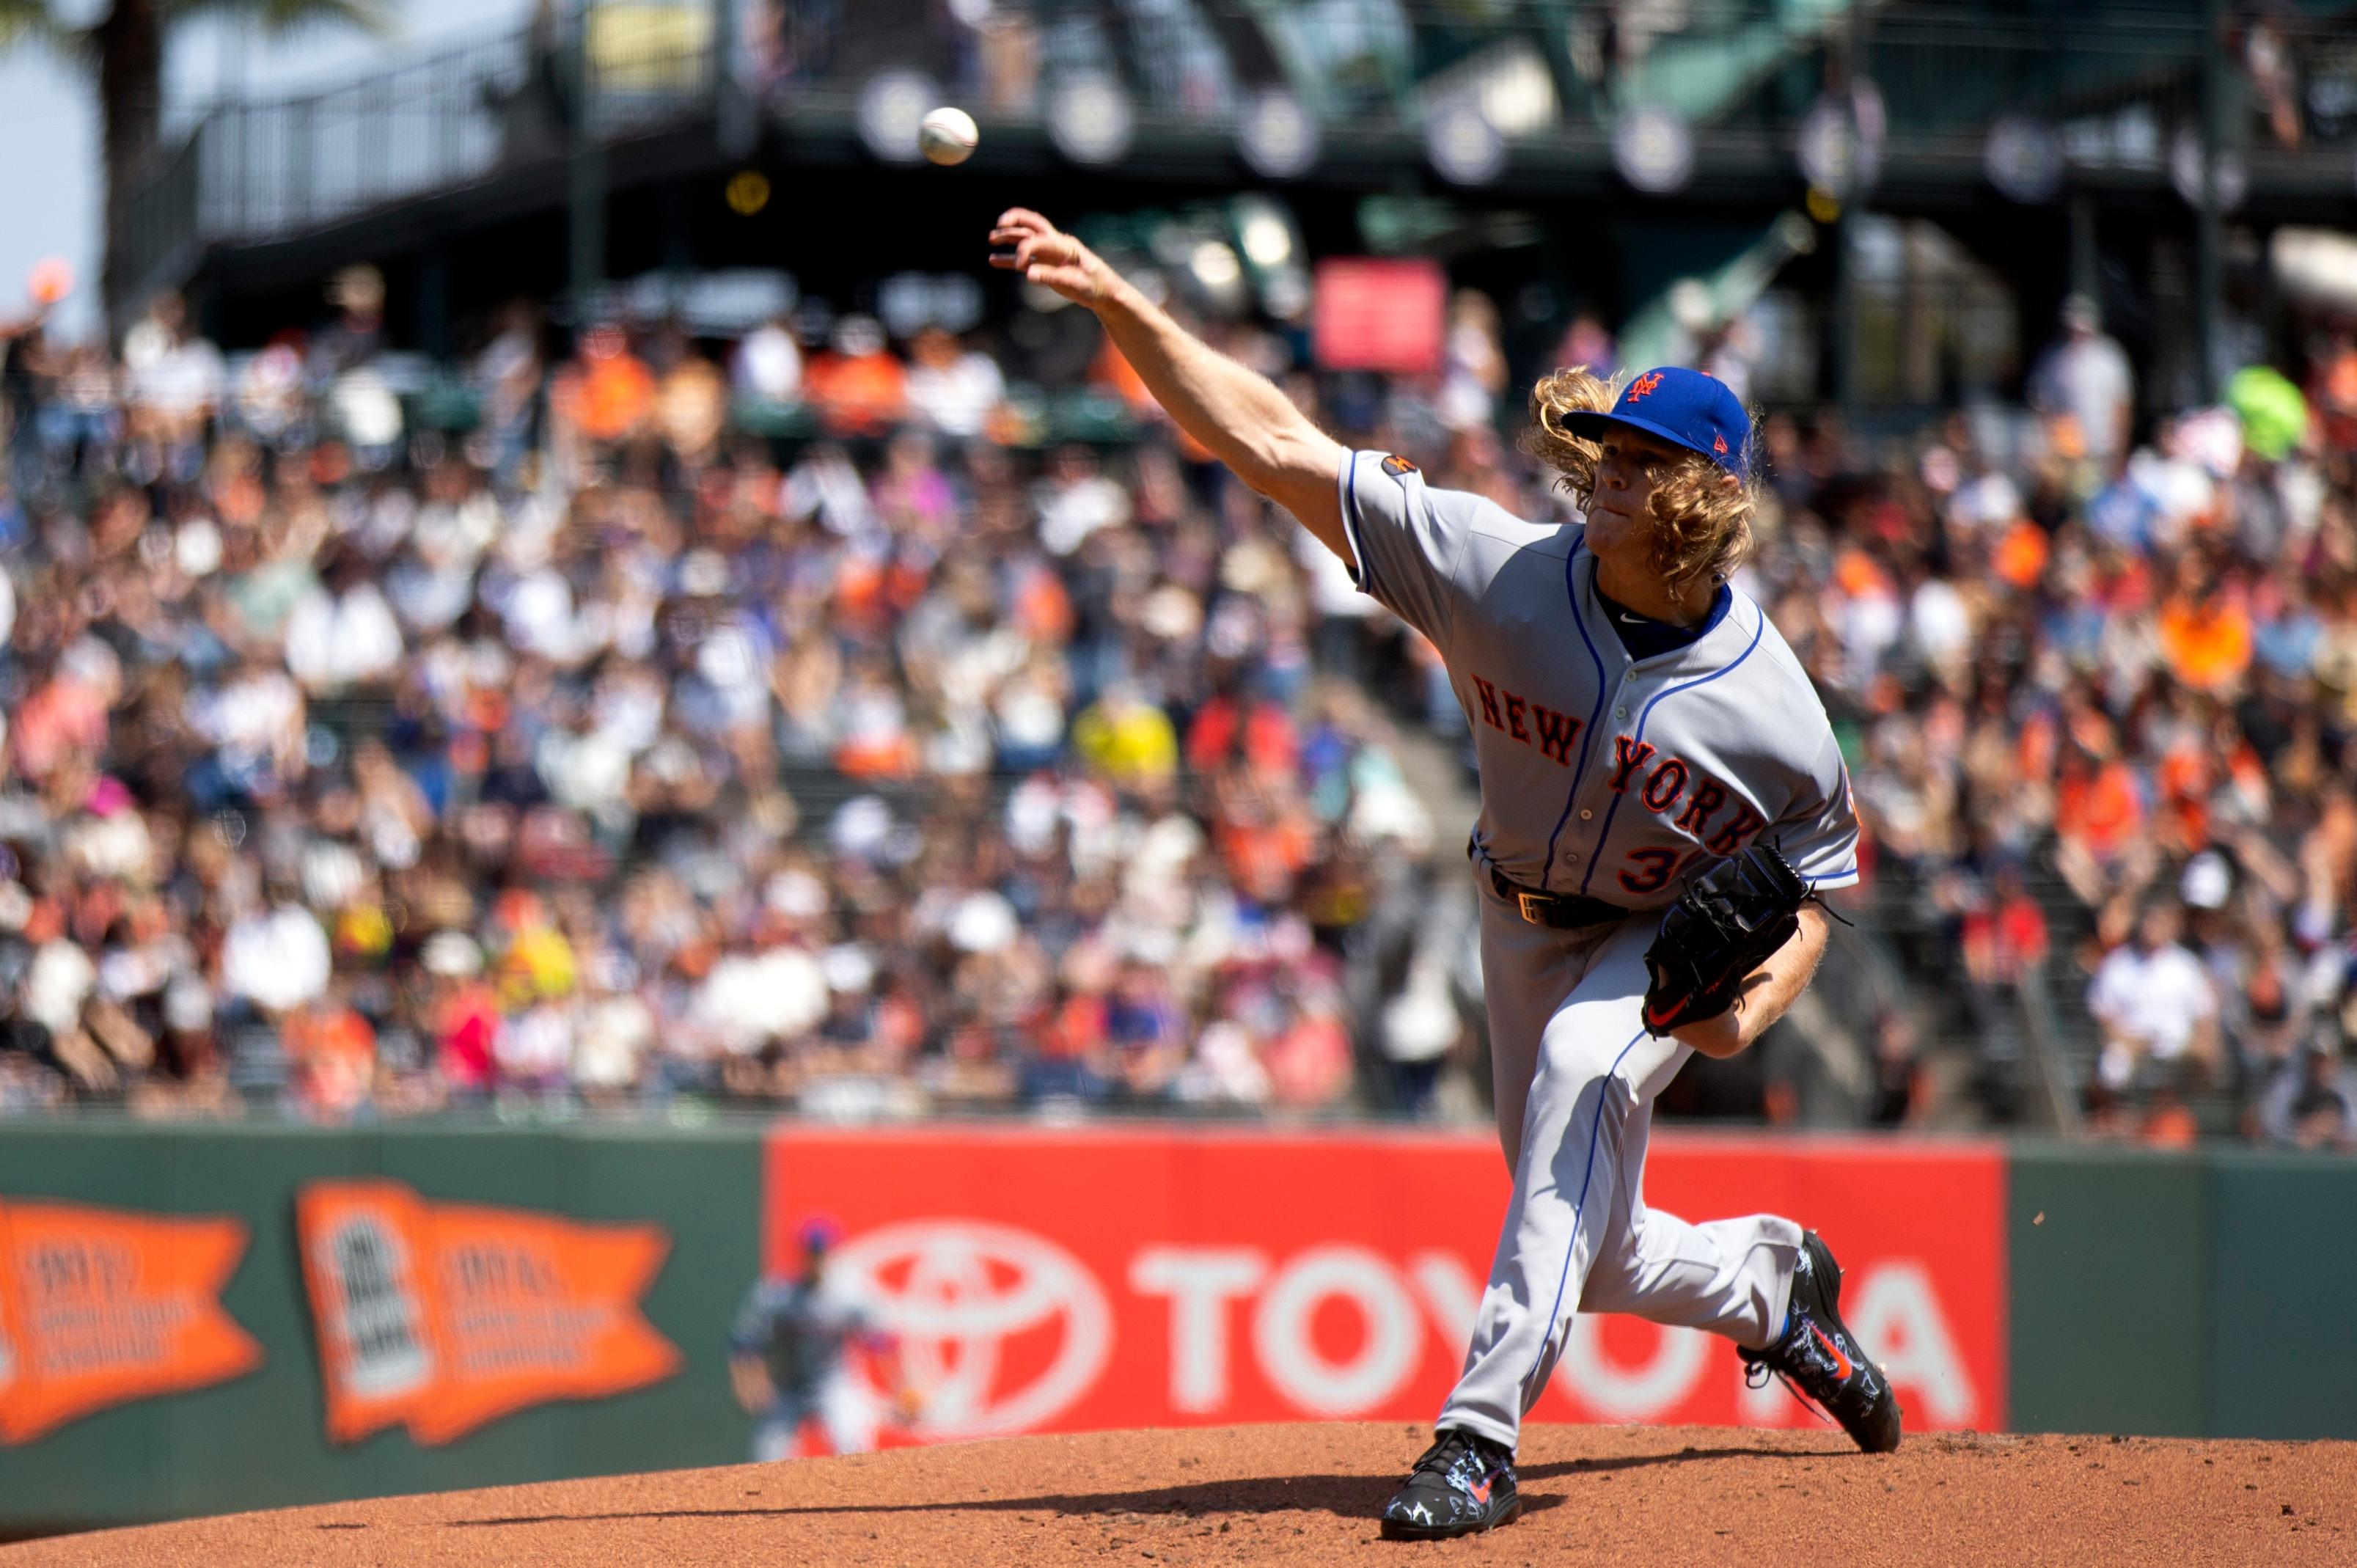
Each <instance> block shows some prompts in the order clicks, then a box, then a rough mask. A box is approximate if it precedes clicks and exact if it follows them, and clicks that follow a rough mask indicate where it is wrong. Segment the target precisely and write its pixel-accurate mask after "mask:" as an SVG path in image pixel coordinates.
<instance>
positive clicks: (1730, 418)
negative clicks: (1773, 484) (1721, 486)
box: [1563, 365, 1751, 479]
mask: <svg viewBox="0 0 2357 1568" xmlns="http://www.w3.org/2000/svg"><path fill="white" fill-rule="evenodd" d="M1616 424H1621V425H1626V426H1628V427H1629V428H1630V429H1631V430H1641V431H1643V432H1644V433H1645V434H1646V435H1651V436H1654V437H1656V438H1657V439H1660V440H1663V441H1666V442H1668V443H1669V444H1670V445H1671V446H1683V447H1684V448H1685V449H1686V450H1687V451H1689V452H1699V453H1701V454H1702V455H1703V456H1706V457H1707V458H1709V459H1710V460H1711V461H1712V462H1714V463H1716V464H1717V465H1718V466H1719V467H1722V468H1724V469H1726V470H1727V472H1728V473H1730V474H1733V475H1734V476H1735V477H1736V478H1738V479H1741V478H1749V477H1750V473H1751V415H1750V414H1749V413H1746V412H1745V411H1744V407H1743V400H1742V399H1741V398H1739V397H1738V396H1736V395H1735V389H1734V388H1732V387H1730V386H1728V385H1727V383H1726V382H1725V381H1720V380H1718V379H1717V377H1716V376H1706V375H1705V374H1703V373H1702V372H1701V371H1689V370H1685V369H1684V368H1682V367H1680V366H1677V365H1663V366H1662V367H1661V368H1659V369H1658V370H1652V371H1646V372H1645V373H1644V374H1643V375H1641V376H1639V377H1637V378H1636V379H1635V380H1633V381H1631V382H1630V383H1629V384H1628V385H1627V386H1625V387H1622V388H1621V389H1620V401H1619V402H1618V403H1614V404H1613V405H1612V412H1611V413H1567V414H1565V415H1564V416H1563V427H1564V428H1565V429H1566V430H1568V431H1570V432H1571V433H1572V434H1573V435H1584V436H1587V438H1588V439H1590V440H1595V439H1598V438H1599V437H1601V436H1602V435H1604V434H1605V432H1606V431H1608V430H1609V429H1611V428H1612V427H1613V426H1614V425H1616Z"/></svg>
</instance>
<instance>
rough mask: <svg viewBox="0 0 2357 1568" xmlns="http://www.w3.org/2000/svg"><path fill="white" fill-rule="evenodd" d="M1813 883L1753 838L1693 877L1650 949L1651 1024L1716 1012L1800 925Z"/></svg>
mask: <svg viewBox="0 0 2357 1568" xmlns="http://www.w3.org/2000/svg"><path fill="white" fill-rule="evenodd" d="M1808 897H1809V885H1808V884H1807V883H1805V882H1803V881H1802V880H1801V875H1800V873H1798V872H1796V871H1794V870H1793V869H1792V866H1791V865H1788V864H1786V862H1785V859H1784V857H1783V855H1781V854H1779V853H1778V852H1777V851H1776V849H1775V848H1774V846H1772V845H1770V844H1764V843H1754V844H1752V845H1751V846H1750V847H1749V848H1748V849H1746V850H1745V851H1744V852H1743V853H1742V854H1738V855H1734V856H1731V857H1729V858H1728V859H1726V860H1722V861H1720V862H1719V863H1718V864H1717V865H1714V866H1712V867H1711V868H1710V869H1709V870H1708V871H1707V872H1706V873H1704V874H1703V875H1700V876H1698V877H1696V878H1695V880H1694V881H1693V882H1691V883H1689V884H1687V886H1686V889H1685V891H1684V892H1683V893H1681V894H1679V895H1678V901H1677V902H1676V903H1674V904H1673V905H1671V906H1670V908H1669V912H1668V913H1667V914H1665V915H1663V917H1662V929H1661V932H1660V934H1658V935H1657V936H1655V937H1654V938H1653V945H1652V947H1649V948H1647V949H1646V950H1645V969H1646V972H1647V973H1648V974H1650V975H1651V976H1652V983H1651V984H1649V985H1648V986H1646V988H1645V1032H1646V1033H1647V1034H1649V1035H1657V1036H1658V1035H1666V1034H1668V1033H1669V1032H1670V1031H1671V1030H1673V1029H1677V1028H1682V1027H1684V1026H1685V1025H1688V1024H1694V1023H1699V1022H1700V1021H1701V1020H1703V1019H1705V1018H1715V1017H1717V1015H1719V1014H1721V1013H1724V1012H1726V1011H1727V1009H1728V1008H1729V1007H1732V1006H1733V1005H1735V997H1736V993H1737V991H1738V989H1739V988H1740V987H1741V986H1742V984H1743V982H1744V981H1745V980H1746V979H1747V978H1748V977H1749V975H1750V973H1751V972H1752V971H1753V970H1755V969H1758V968H1759V967H1760V965H1761V964H1763V963H1765V962H1767V961H1768V956H1769V955H1770V953H1772V952H1774V951H1775V950H1777V949H1778V948H1781V947H1782V946H1783V945H1784V944H1785V943H1786V942H1788V941H1790V940H1792V933H1793V932H1794V931H1797V930H1799V929H1801V921H1800V909H1801V906H1802V904H1803V903H1804V902H1805V901H1806V900H1807V899H1808Z"/></svg>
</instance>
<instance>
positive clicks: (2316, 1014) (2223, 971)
mask: <svg viewBox="0 0 2357 1568" xmlns="http://www.w3.org/2000/svg"><path fill="white" fill-rule="evenodd" d="M2303 349H2304V352H2303V354H2302V356H2301V357H2302V359H2303V360H2304V361H2305V364H2304V367H2302V373H2301V374H2300V375H2299V376H2297V377H2295V376H2290V375H2287V374H2285V373H2283V372H2281V371H2276V370H2274V369H2269V368H2266V367H2251V368H2247V369H2245V370H2244V371H2240V372H2238V373H2237V374H2236V375H2235V376H2234V377H2233V380H2232V381H2231V383H2230V384H2229V386H2228V388H2227V389H2226V393H2225V396H2224V398H2223V399H2222V402H2221V403H2220V404H2219V405H2218V406H2215V407H2208V408H2201V409H2197V410H2190V411H2186V412H2183V413H2177V414H2174V415H2169V416H2166V417H2161V418H2159V419H2158V420H2150V419H2146V420H2139V419H2138V418H2137V416H2136V387H2135V379H2134V374H2133V371H2132V370H2131V368H2130V365H2129V362H2128V360H2127V357H2126V354H2125V353H2123V352H2122V350H2121V349H2120V347H2119V346H2118V345H2117V344H2116V343H2115V342H2114V341H2113V340H2112V339H2111V338H2109V337H2107V336H2106V335H2105V334H2104V330H2103V326H2102V318H2101V312H2100V310H2099V308H2098V307H2097V306H2096V304H2095V302H2094V301H2093V300H2091V299H2087V298H2083V297H2073V298H2072V299H2071V300H2069V301H2068V302H2066V304H2065V306H2064V309H2063V312H2062V321H2061V331H2060V335H2059V336H2058V338H2057V339H2056V340H2055V342H2054V343H2053V344H2052V346H2051V347H2050V349H2048V351H2047V352H2046V354H2045V355H2044V356H2043V358H2042V360H2040V363H2039V364H2038V365H2037V366H2036V367H2035V369H2034V371H2033V373H2032V375H2031V376H2030V378H2029V389H2028V391H2029V397H2028V405H2027V406H2026V407H2021V408H2014V409H1999V408H1984V409H1967V410H1963V411H1959V412H1958V413H1955V414H1954V415H1953V417H1950V418H1948V419H1946V420H1944V421H1943V423H1942V424H1940V425H1939V426H1938V427H1937V428H1935V429H1933V430H1932V431H1930V432H1928V433H1925V434H1924V435H1921V436H1920V437H1917V438H1915V439H1912V440H1909V441H1894V442H1886V443H1883V444H1881V445H1880V446H1879V447H1878V449H1877V450H1875V451H1874V452H1873V453H1872V454H1871V455H1868V454H1867V452H1866V450H1865V449H1866V447H1867V445H1868V444H1866V443H1862V442H1859V441H1857V440H1855V439H1854V438H1851V437H1848V436H1846V435H1845V433H1844V432H1843V431H1842V430H1841V429H1840V428H1839V426H1838V424H1835V423H1834V422H1831V421H1823V422H1819V423H1817V424H1813V425H1809V424H1800V423H1796V422H1794V421H1792V420H1788V419H1782V418H1774V419H1770V421H1769V422H1768V423H1767V425H1766V427H1765V431H1764V435H1765V437H1766V440H1765V446H1766V447H1767V453H1768V456H1769V459H1770V465H1771V467H1770V485H1771V486H1772V488H1773V489H1774V492H1775V494H1776V497H1777V499H1778V501H1779V503H1780V510H1781V513H1782V516H1781V521H1780V524H1779V526H1778V527H1777V529H1776V530H1775V536H1774V538H1773V540H1772V541H1771V542H1770V546H1769V548H1768V549H1767V550H1766V552H1765V553H1764V554H1763V556H1762V558H1761V560H1760V563H1759V565H1758V568H1757V575H1758V576H1759V578H1760V582H1759V584H1758V585H1756V587H1755V591H1757V592H1759V593H1760V596H1761V598H1762V599H1763V601H1764V602H1767V603H1769V604H1770V605H1771V606H1772V607H1773V610H1774V613H1775V616H1776V618H1777V620H1778V623H1779V625H1780V627H1781V629H1782V630H1783V631H1784V633H1785V634H1786V636H1787V637H1788V638H1790V639H1792V642H1793V644H1794V646H1795V648H1796V650H1799V652H1800V653H1801V655H1802V657H1803V660H1805V661H1806V662H1807V663H1808V665H1809V667H1810V669H1811V671H1813V673H1814V675H1815V676H1816V678H1817V679H1818V681H1819V682H1820V685H1821V689H1822V690H1823V691H1824V693H1825V694H1826V696H1827V699H1828V703H1829V705H1830V706H1831V707H1832V709H1833V711H1834V713H1835V718H1836V722H1837V725H1840V726H1842V727H1843V728H1844V729H1845V730H1846V735H1847V737H1848V738H1849V739H1850V742H1851V744H1852V745H1853V746H1854V751H1855V762H1856V768H1855V778H1856V785H1857V798H1858V804H1859V808H1860V811H1861V813H1862V814H1863V815H1864V816H1865V817H1866V819H1867V822H1869V823H1870V825H1871V840H1872V843H1871V851H1872V853H1873V854H1874V855H1875V857H1876V860H1877V874H1878V878H1879V881H1880V884H1881V908H1883V909H1884V910H1885V911H1887V912H1889V915H1890V916H1891V917H1892V918H1893V923H1894V924H1895V925H1897V926H1899V927H1900V928H1902V929H1903V928H1904V927H1906V926H1908V925H1909V924H1910V922H1911V923H1913V924H1915V925H1917V926H1919V927H1920V928H1921V929H1923V930H1924V931H1926V932H1928V933H1929V934H1930V935H1931V936H1932V939H1933V940H1931V941H1929V942H1927V943H1926V944H1925V949H1926V950H1927V951H1928V952H1929V953H1930V954H1932V959H1931V962H1930V965H1929V966H1930V967H1935V968H1938V969H1942V970H1944V971H1945V972H1946V978H1947V980H1948V982H1949V983H1948V984H1946V985H1944V986H1942V987H1937V988H1934V989H1936V990H1937V991H1938V992H1939V993H1942V994H1944V995H1946V996H1949V997H1953V998H1954V999H1955V1015H1956V1019H1957V1021H1958V1022H1959V1023H1960V1024H1961V1025H1962V1026H1963V1027H1964V1030H1965V1031H1966V1032H1967V1033H1968V1034H1969V1035H1970V1036H1971V1037H1973V1038H1974V1039H1975V1040H1976V1041H1978V1042H1979V1043H1980V1044H1981V1045H1982V1046H1983V1047H1985V1048H1988V1049H1993V1050H2013V1049H2016V1048H2018V1047H2019V1044H2020V1042H2021V1041H2022V1039H2023V1036H2024V1035H2025V1032H2028V1033H2031V1034H2035V1033H2037V1032H2039V1031H2041V1030H2042V1031H2044V1032H2045V1034H2046V1036H2047V1038H2046V1040H2045V1046H2046V1048H2047V1050H2048V1051H2049V1052H2050V1053H2052V1054H2057V1055H2059V1056H2060V1057H2061V1058H2062V1059H2063V1061H2064V1063H2065V1064H2066V1066H2067V1067H2068V1069H2069V1070H2070V1072H2071V1074H2072V1079H2071V1081H2069V1082H2068V1083H2067V1084H2066V1085H2064V1088H2065V1089H2066V1090H2067V1091H2068V1097H2069V1098H2071V1099H2072V1100H2073V1101H2075V1102H2076V1108H2077V1109H2078V1110H2079V1111H2080V1112H2083V1116H2084V1119H2085V1124H2086V1125H2087V1127H2088V1128H2090V1129H2091V1130H2092V1131H2093V1132H2095V1133H2099V1134H2103V1135H2112V1136H2119V1137H2130V1138H2137V1139H2141V1140H2144V1141H2147V1142H2151V1143H2158V1144H2179V1143H2183V1142H2186V1141H2189V1140H2190V1139H2192V1138H2194V1137H2196V1136H2198V1135H2200V1134H2201V1133H2223V1132H2236V1131H2239V1132H2241V1133H2246V1134H2248V1135H2250V1136H2253V1137H2255V1138H2260V1139H2264V1140H2266V1141H2268V1142H2272V1143H2276V1144H2298V1145H2301V1146H2350V1145H2352V1144H2357V1075H2352V1071H2351V1069H2350V1067H2349V1065H2348V1059H2349V1058H2348V1053H2349V1048H2350V1042H2351V1039H2352V1032H2353V1031H2357V990H2352V983H2351V982H2352V976H2357V966H2352V960H2353V959H2357V932H2353V931H2352V895H2357V795H2352V788H2351V777H2352V774H2351V766H2352V761H2357V758H2352V757H2351V755H2350V753H2349V744H2350V739H2351V735H2352V723H2357V346H2352V338H2350V337H2349V336H2348V335H2347V334H2346V333H2343V332H2337V331H2334V330H2332V329H2331V328H2330V327H2326V328H2319V329H2318V330H2317V331H2316V333H2315V335H2314V336H2313V337H2312V338H2309V340H2308V341H2307V342H2306V343H2305V344H2304V345H2303ZM2032 992H2035V993H2038V994H2037V995H2035V996H2033V995H2031V994H2030V993H2032ZM2049 1001H2050V1002H2051V1003H2052V1004H2053V1005H2052V1006H2051V1007H2050V1008H2049V1007H2048V1005H2047V1004H2048V1002H2049ZM2025 1004H2027V1005H2028V1015H2027V1016H2025ZM2049 1014H2050V1016H2049Z"/></svg>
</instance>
